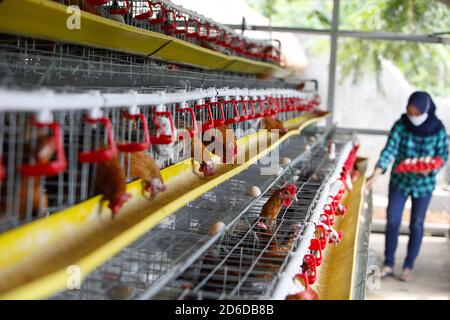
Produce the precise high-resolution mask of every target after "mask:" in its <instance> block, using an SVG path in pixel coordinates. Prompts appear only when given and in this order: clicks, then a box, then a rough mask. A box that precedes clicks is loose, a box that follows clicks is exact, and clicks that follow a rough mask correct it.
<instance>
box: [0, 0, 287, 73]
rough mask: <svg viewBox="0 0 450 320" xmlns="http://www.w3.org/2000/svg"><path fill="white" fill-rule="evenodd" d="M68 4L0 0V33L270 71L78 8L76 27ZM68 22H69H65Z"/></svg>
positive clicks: (243, 70)
mask: <svg viewBox="0 0 450 320" xmlns="http://www.w3.org/2000/svg"><path fill="white" fill-rule="evenodd" d="M73 14H74V13H73V12H72V11H67V6H65V5H62V4H59V3H56V2H52V1H49V0H21V1H17V0H3V1H0V32H4V33H8V34H18V35H24V36H30V37H36V38H39V39H47V40H53V41H59V42H64V43H73V44H79V45H86V46H92V47H96V48H102V49H110V50H115V51H120V52H126V53H130V54H136V55H141V56H147V57H153V58H158V59H162V60H167V61H172V62H176V63H183V64H189V65H193V66H197V67H200V68H204V69H210V70H218V71H219V70H226V71H235V72H241V73H253V74H271V73H273V72H275V71H276V70H278V69H280V67H279V66H277V65H275V64H271V63H266V62H260V61H254V60H250V59H246V58H241V57H236V56H228V55H225V54H223V53H220V52H217V51H213V50H210V49H207V48H203V47H200V46H198V45H194V44H191V43H189V42H187V41H184V40H180V39H178V38H175V37H171V36H168V35H164V34H161V33H157V32H153V31H148V30H144V29H141V28H136V27H133V26H129V25H127V24H124V23H120V22H117V21H113V20H111V19H106V18H104V17H99V16H97V15H94V14H92V13H89V12H85V11H81V13H80V26H79V27H80V28H77V27H76V25H72V20H71V18H70V17H71V16H72V15H73ZM68 21H69V26H70V28H69V27H68V24H67V23H68Z"/></svg>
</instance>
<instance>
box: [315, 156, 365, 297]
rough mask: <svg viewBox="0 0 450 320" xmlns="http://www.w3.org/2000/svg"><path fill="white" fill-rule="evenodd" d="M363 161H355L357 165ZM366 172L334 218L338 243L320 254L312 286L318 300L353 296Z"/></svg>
mask: <svg viewBox="0 0 450 320" xmlns="http://www.w3.org/2000/svg"><path fill="white" fill-rule="evenodd" d="M366 160H367V159H364V158H359V159H358V162H363V161H366ZM365 180H366V171H365V168H364V169H363V170H362V171H360V175H359V177H358V179H357V180H356V181H355V182H354V183H353V189H352V191H351V192H349V193H347V195H346V197H345V199H344V201H343V203H344V204H345V205H347V206H348V211H347V214H346V215H345V216H344V217H337V221H336V224H335V225H334V226H333V228H335V230H341V231H343V233H344V235H343V238H342V241H341V242H340V243H339V244H338V245H337V246H333V245H328V246H327V248H326V250H325V251H324V252H323V261H322V265H321V266H319V267H318V268H319V271H318V279H317V282H316V283H315V284H314V285H313V286H312V288H313V289H314V290H316V292H317V293H318V295H319V299H321V300H350V299H352V296H353V287H354V283H353V281H354V276H355V275H354V269H355V262H356V255H357V252H358V250H357V239H358V233H359V219H360V215H361V210H362V206H363V200H364V189H365Z"/></svg>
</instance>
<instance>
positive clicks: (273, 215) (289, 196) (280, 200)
mask: <svg viewBox="0 0 450 320" xmlns="http://www.w3.org/2000/svg"><path fill="white" fill-rule="evenodd" d="M296 192H297V187H296V186H295V185H294V184H288V185H287V186H286V187H283V188H281V189H278V190H276V191H275V192H274V193H273V194H272V195H271V196H270V198H269V200H267V202H266V203H265V204H264V205H263V207H262V210H261V214H260V217H262V218H265V221H266V223H267V224H268V226H272V224H273V221H275V220H276V219H277V217H278V214H279V213H280V210H281V208H282V207H283V206H285V207H288V206H290V205H291V203H292V201H293V200H296Z"/></svg>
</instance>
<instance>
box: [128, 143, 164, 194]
mask: <svg viewBox="0 0 450 320" xmlns="http://www.w3.org/2000/svg"><path fill="white" fill-rule="evenodd" d="M124 158H125V166H124V174H125V175H126V170H127V168H128V166H130V169H129V170H130V177H131V178H136V179H142V193H143V194H144V192H149V193H150V196H151V198H154V197H155V196H156V195H157V194H158V193H160V192H162V191H164V190H165V189H166V186H165V185H164V182H163V179H162V177H161V173H160V171H159V168H158V166H157V164H156V162H155V160H154V159H153V157H152V156H151V155H148V154H145V153H144V152H133V153H130V154H125V156H124Z"/></svg>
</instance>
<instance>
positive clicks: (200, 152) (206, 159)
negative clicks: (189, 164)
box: [191, 135, 215, 177]
mask: <svg viewBox="0 0 450 320" xmlns="http://www.w3.org/2000/svg"><path fill="white" fill-rule="evenodd" d="M191 157H192V158H194V159H195V160H196V161H198V162H199V163H200V169H199V171H200V172H202V173H203V174H204V176H205V177H206V176H212V175H214V174H215V171H214V162H213V160H212V158H211V156H210V154H209V151H208V149H207V148H206V147H205V145H204V144H203V143H202V141H201V140H200V139H199V138H198V137H197V136H195V135H194V136H193V137H192V139H191Z"/></svg>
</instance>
